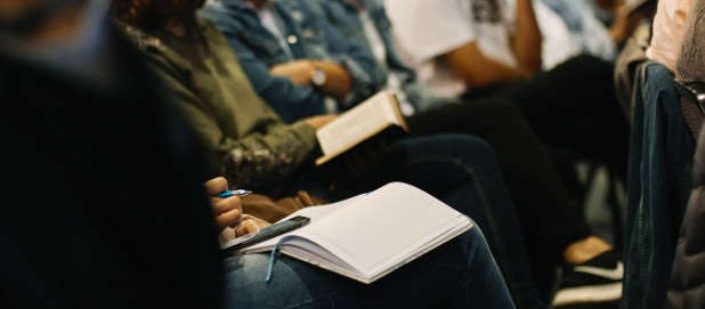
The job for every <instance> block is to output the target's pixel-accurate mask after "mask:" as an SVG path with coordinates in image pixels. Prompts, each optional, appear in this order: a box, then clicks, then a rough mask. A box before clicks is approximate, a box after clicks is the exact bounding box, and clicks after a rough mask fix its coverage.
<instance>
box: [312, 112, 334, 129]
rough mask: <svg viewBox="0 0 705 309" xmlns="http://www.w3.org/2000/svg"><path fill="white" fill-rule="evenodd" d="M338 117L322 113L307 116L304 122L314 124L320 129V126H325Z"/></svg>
mask: <svg viewBox="0 0 705 309" xmlns="http://www.w3.org/2000/svg"><path fill="white" fill-rule="evenodd" d="M336 118H338V115H321V116H313V117H309V118H306V119H304V122H306V124H308V125H310V126H312V127H313V128H314V129H316V130H318V129H320V128H323V127H325V126H326V125H327V124H328V123H330V122H332V121H333V120H335V119H336Z"/></svg>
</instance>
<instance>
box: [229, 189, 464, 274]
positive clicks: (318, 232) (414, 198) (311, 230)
mask: <svg viewBox="0 0 705 309" xmlns="http://www.w3.org/2000/svg"><path fill="white" fill-rule="evenodd" d="M295 216H305V217H308V218H310V219H311V221H310V223H309V224H308V225H306V226H304V227H302V228H300V229H298V230H294V231H291V232H289V233H285V234H282V235H280V236H278V237H275V238H272V239H270V240H268V241H265V242H262V243H259V244H256V245H253V246H252V247H248V248H244V249H243V250H241V251H240V252H241V253H248V252H266V251H271V250H273V249H274V247H275V246H276V245H277V244H279V248H280V251H281V252H282V253H283V254H286V255H288V256H291V257H293V258H296V259H299V260H301V261H304V262H308V263H311V264H313V265H316V266H319V267H321V268H323V269H327V270H329V271H332V272H335V273H338V274H340V275H343V276H346V277H349V278H352V279H354V280H357V281H360V282H363V283H367V284H369V283H372V282H374V281H376V280H378V279H380V278H382V277H383V276H385V275H387V274H389V273H391V272H392V271H394V270H395V269H397V268H399V267H401V266H403V265H405V264H407V263H409V262H411V261H413V260H414V259H416V258H418V257H420V256H422V255H424V254H425V253H427V252H429V251H431V250H433V249H434V248H436V247H438V246H440V245H442V244H444V243H446V242H447V241H449V240H451V239H453V238H454V237H456V236H458V235H460V234H462V233H464V232H466V231H468V230H469V229H470V228H472V227H473V222H472V221H471V220H470V219H469V218H468V217H466V216H464V215H463V214H461V213H459V212H457V211H455V210H454V209H452V208H450V207H449V206H447V205H445V204H444V203H443V202H441V201H439V200H437V199H436V198H434V197H432V196H431V195H429V194H427V193H425V192H424V191H422V190H420V189H417V188H415V187H413V186H411V185H408V184H404V183H390V184H387V185H385V186H384V187H382V188H379V189H377V190H375V191H373V192H371V193H369V194H365V195H360V196H357V197H353V198H350V199H347V200H344V201H342V202H338V203H335V204H331V205H326V206H316V207H309V208H304V209H302V210H299V211H297V212H296V213H294V214H292V215H291V216H289V217H287V218H285V219H283V220H286V219H288V218H292V217H295ZM275 275H276V274H275Z"/></svg>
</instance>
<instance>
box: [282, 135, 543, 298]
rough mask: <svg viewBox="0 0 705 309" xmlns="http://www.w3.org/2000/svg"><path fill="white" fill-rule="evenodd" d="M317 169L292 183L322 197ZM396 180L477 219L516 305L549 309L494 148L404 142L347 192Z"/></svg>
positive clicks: (462, 139) (444, 139) (432, 140)
mask: <svg viewBox="0 0 705 309" xmlns="http://www.w3.org/2000/svg"><path fill="white" fill-rule="evenodd" d="M316 171H317V170H311V169H309V170H308V171H305V172H303V173H302V177H298V179H297V180H296V181H295V182H292V185H293V186H295V187H296V188H295V189H296V190H298V189H303V190H307V191H309V192H316V193H317V194H323V193H324V192H322V191H325V190H327V188H328V187H329V186H328V185H327V184H326V182H325V180H322V178H324V177H321V175H320V173H316ZM317 174H318V175H317ZM391 181H402V182H406V183H409V184H411V185H414V186H416V187H418V188H420V189H422V190H424V191H426V192H428V193H430V194H431V195H433V196H435V197H436V198H438V199H440V200H442V201H443V202H445V203H446V204H448V205H450V206H451V207H453V208H454V209H456V210H458V211H459V212H461V213H463V214H465V215H467V216H468V217H470V218H472V219H473V220H475V222H477V224H478V225H479V226H480V228H481V229H482V230H483V231H484V232H485V235H486V236H487V241H488V243H489V246H490V249H491V251H492V253H493V255H494V257H495V259H496V261H497V263H498V265H499V267H500V270H501V271H502V273H503V275H504V279H505V282H506V283H507V285H508V286H509V290H510V292H511V295H512V296H513V299H514V302H515V303H516V305H517V307H518V308H543V307H545V304H544V303H543V301H542V300H541V298H540V297H539V293H538V291H537V288H536V285H535V284H534V280H533V277H532V275H531V271H530V268H529V265H528V261H527V257H526V249H525V247H524V242H523V238H522V234H521V232H520V225H519V222H518V219H517V217H516V209H515V208H514V204H513V203H512V201H511V198H510V195H509V193H508V192H507V189H506V187H505V184H504V180H503V178H502V175H501V172H500V169H499V165H498V163H497V161H496V159H495V153H494V150H493V149H492V147H491V146H489V145H488V144H487V143H486V142H485V141H483V140H482V139H479V138H477V137H473V136H471V135H466V134H438V135H428V136H423V137H413V138H410V137H409V138H404V139H401V140H399V141H397V142H395V143H392V144H391V146H390V148H389V149H388V150H387V151H386V154H385V155H384V157H383V158H382V159H381V163H380V164H379V167H378V168H377V169H375V172H374V173H373V174H372V175H370V177H367V178H366V179H365V180H364V181H363V182H364V183H361V184H358V186H356V188H354V189H353V190H351V191H348V192H346V193H348V194H358V193H361V192H364V191H370V190H374V189H376V188H378V187H379V186H381V185H384V184H386V183H388V182H391ZM322 196H325V195H322ZM344 197H346V196H338V197H337V198H344ZM328 198H329V199H330V196H328ZM331 200H334V199H331Z"/></svg>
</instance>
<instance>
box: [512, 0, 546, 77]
mask: <svg viewBox="0 0 705 309" xmlns="http://www.w3.org/2000/svg"><path fill="white" fill-rule="evenodd" d="M531 1H532V0H517V3H516V5H517V8H516V10H517V12H516V16H517V20H516V24H515V27H514V33H513V36H512V37H511V38H510V41H511V44H512V52H513V53H514V57H515V58H516V60H517V63H518V64H519V71H520V72H521V73H522V74H526V75H532V74H534V73H537V72H539V71H541V29H540V28H539V25H538V23H537V22H536V14H535V13H534V7H533V4H532V3H531Z"/></svg>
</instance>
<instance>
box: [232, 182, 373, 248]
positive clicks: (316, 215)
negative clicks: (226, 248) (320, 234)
mask: <svg viewBox="0 0 705 309" xmlns="http://www.w3.org/2000/svg"><path fill="white" fill-rule="evenodd" d="M361 197H362V195H359V196H354V197H351V198H348V199H345V200H342V201H340V202H336V203H333V204H328V205H321V206H311V207H306V208H303V209H300V210H298V211H296V212H294V213H293V214H290V215H288V216H286V217H285V218H284V219H281V220H279V221H278V222H281V221H286V220H288V219H291V218H293V217H296V216H304V217H307V218H309V219H311V221H310V222H309V224H308V225H306V226H304V227H302V228H300V229H298V230H294V231H291V232H289V233H285V234H282V235H279V236H277V237H274V238H272V239H269V240H267V241H264V242H261V243H259V244H256V245H253V246H251V247H248V248H245V249H243V250H241V252H243V253H244V252H261V251H266V250H269V249H271V248H272V247H273V246H274V245H275V244H276V243H277V242H278V241H279V240H280V239H281V238H283V237H287V236H292V235H294V234H295V233H298V232H301V231H302V230H304V231H305V229H307V228H309V227H310V226H311V225H313V224H314V223H315V222H317V221H319V220H321V219H323V218H325V217H326V216H328V215H330V214H331V213H333V212H335V211H336V210H338V209H340V208H341V207H343V206H344V205H347V204H349V203H352V202H353V201H355V200H357V199H359V198H361Z"/></svg>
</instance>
